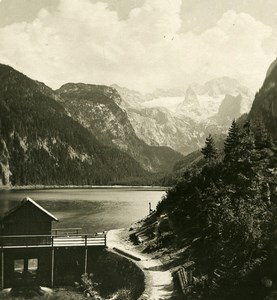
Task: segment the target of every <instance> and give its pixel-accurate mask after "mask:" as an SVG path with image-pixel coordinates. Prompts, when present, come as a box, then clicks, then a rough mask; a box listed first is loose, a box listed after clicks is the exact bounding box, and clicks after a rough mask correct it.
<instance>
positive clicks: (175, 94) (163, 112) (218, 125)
mask: <svg viewBox="0 0 277 300" xmlns="http://www.w3.org/2000/svg"><path fill="white" fill-rule="evenodd" d="M114 87H115V89H116V90H117V91H118V93H119V94H120V96H121V98H122V102H121V103H120V104H119V106H120V107H121V108H122V109H123V110H124V111H126V113H127V115H128V119H129V121H130V123H131V125H132V126H133V128H134V131H135V133H136V135H137V136H138V137H139V138H140V139H141V140H143V141H144V142H145V143H147V144H148V145H155V146H169V147H171V148H173V149H174V150H176V151H179V152H181V153H182V154H185V155H186V154H188V153H190V152H192V151H195V150H197V149H199V147H201V146H202V145H203V142H204V139H205V137H206V136H207V135H208V134H209V133H212V134H216V135H222V134H225V133H226V132H227V129H228V127H229V126H230V124H231V121H232V120H233V119H234V118H238V117H239V116H240V115H242V114H244V113H247V112H249V110H250V108H251V105H252V101H253V99H254V96H253V95H252V93H251V92H250V91H249V90H248V89H247V88H246V87H244V86H242V85H241V84H240V83H239V82H238V81H237V80H235V79H231V78H228V77H222V78H216V79H214V80H210V81H208V82H206V83H205V84H203V85H199V84H192V85H190V86H189V87H188V88H187V89H174V90H173V89H171V90H169V91H168V92H167V91H164V90H158V91H156V92H155V93H152V94H147V95H145V98H144V95H142V94H140V93H138V92H135V91H131V90H128V89H126V88H121V87H118V86H114Z"/></svg>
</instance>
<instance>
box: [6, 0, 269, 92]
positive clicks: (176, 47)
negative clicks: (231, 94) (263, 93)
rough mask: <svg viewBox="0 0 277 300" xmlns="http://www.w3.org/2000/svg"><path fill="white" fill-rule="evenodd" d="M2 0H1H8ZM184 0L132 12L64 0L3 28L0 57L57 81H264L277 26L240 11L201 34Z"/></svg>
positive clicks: (148, 85)
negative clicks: (187, 26) (187, 19)
mask: <svg viewBox="0 0 277 300" xmlns="http://www.w3.org/2000/svg"><path fill="white" fill-rule="evenodd" d="M0 1H1V0H0ZM181 5H182V1H181V0H164V1H160V0H145V1H144V3H143V5H142V6H141V7H139V8H135V9H133V10H131V12H130V13H129V16H128V18H127V19H125V20H121V19H119V17H118V15H117V13H116V12H114V11H111V10H109V8H108V5H107V4H105V3H102V2H98V3H92V2H90V1H89V0H82V1H79V0H70V1H69V0H60V3H59V6H58V8H57V10H56V11H54V12H49V11H47V10H46V9H42V10H41V11H40V12H39V13H38V15H37V18H36V19H35V20H33V21H32V22H29V23H26V22H22V23H15V24H12V25H9V26H6V27H4V28H0V61H1V62H3V63H7V64H10V65H12V66H14V67H15V68H18V69H19V70H21V71H23V72H24V73H26V74H27V75H29V76H31V77H33V78H35V79H38V80H41V81H44V82H45V83H46V84H49V85H50V86H52V87H54V88H57V87H59V86H60V85H61V84H63V83H65V82H69V81H71V82H72V81H75V82H79V81H81V82H87V83H102V84H112V83H118V84H120V85H123V86H127V87H130V88H135V89H140V90H143V91H151V90H153V89H155V88H169V87H174V86H183V85H185V84H187V83H189V82H190V81H192V80H193V81H199V80H201V81H203V80H208V79H211V78H213V77H217V76H232V77H235V78H238V79H240V80H242V81H244V82H245V83H246V84H248V85H251V86H254V87H255V88H258V87H259V85H260V84H261V81H262V79H263V78H264V75H265V72H266V69H267V67H268V66H269V64H270V62H271V61H272V60H273V58H274V57H273V54H272V53H270V52H265V50H264V48H263V43H264V41H265V40H266V39H268V38H269V37H270V36H271V35H272V29H271V28H270V27H268V26H266V25H264V24H263V23H261V22H259V21H257V20H255V19H254V18H253V17H251V16H250V15H247V14H243V13H236V12H235V11H232V10H231V11H228V12H226V13H225V14H224V15H223V16H222V18H221V19H220V20H219V21H218V22H217V23H216V24H215V25H214V26H213V27H212V28H209V29H208V30H206V31H204V32H202V33H201V34H194V33H192V32H185V33H184V32H182V31H181V25H182V18H181V15H180V11H181Z"/></svg>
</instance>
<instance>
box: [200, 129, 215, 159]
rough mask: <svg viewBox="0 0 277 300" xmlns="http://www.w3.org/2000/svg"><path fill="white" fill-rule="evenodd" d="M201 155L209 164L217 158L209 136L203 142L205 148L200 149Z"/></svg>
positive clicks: (212, 141) (211, 138)
mask: <svg viewBox="0 0 277 300" xmlns="http://www.w3.org/2000/svg"><path fill="white" fill-rule="evenodd" d="M201 153H202V154H203V155H204V158H205V159H206V160H207V161H208V162H211V161H212V160H213V159H215V158H216V157H217V149H216V147H215V143H214V139H213V137H212V135H211V134H209V135H208V137H207V138H206V141H205V147H203V148H202V149H201Z"/></svg>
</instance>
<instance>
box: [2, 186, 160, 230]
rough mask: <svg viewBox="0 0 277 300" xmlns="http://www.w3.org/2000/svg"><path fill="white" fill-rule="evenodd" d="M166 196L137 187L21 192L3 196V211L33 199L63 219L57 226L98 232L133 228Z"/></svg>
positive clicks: (54, 225)
mask: <svg viewBox="0 0 277 300" xmlns="http://www.w3.org/2000/svg"><path fill="white" fill-rule="evenodd" d="M164 194H165V192H164V191H154V190H138V189H135V188H134V189H131V188H130V189H118V188H117V189H103V188H101V189H52V190H50V189H49V190H20V191H11V192H9V193H5V194H3V193H1V194H0V196H1V201H0V203H1V204H0V209H1V207H2V206H3V207H2V209H1V210H2V211H5V210H6V209H7V203H9V205H10V206H13V205H15V204H16V203H18V201H20V200H22V199H23V198H24V197H26V196H29V197H31V198H32V199H33V200H35V201H37V202H38V203H39V204H40V205H42V206H43V207H44V208H45V209H47V210H49V211H50V212H51V213H53V214H54V215H55V216H56V217H57V218H58V219H59V220H60V222H59V223H55V224H53V227H56V228H63V227H80V228H83V230H84V231H85V232H87V233H94V232H101V231H104V230H109V229H115V228H122V227H127V226H129V225H130V224H132V223H133V222H135V221H137V220H139V219H141V218H143V217H145V216H146V215H147V214H148V203H149V202H151V204H152V207H153V208H155V207H156V205H157V203H158V201H159V200H160V199H161V197H162V196H163V195H164ZM7 199H9V201H7Z"/></svg>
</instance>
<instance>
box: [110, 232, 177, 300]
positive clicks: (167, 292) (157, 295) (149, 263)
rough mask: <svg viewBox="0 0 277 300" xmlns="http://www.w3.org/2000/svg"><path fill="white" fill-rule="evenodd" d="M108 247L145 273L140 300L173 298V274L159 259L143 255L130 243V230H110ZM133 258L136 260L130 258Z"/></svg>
mask: <svg viewBox="0 0 277 300" xmlns="http://www.w3.org/2000/svg"><path fill="white" fill-rule="evenodd" d="M107 246H108V249H109V251H112V252H113V253H116V254H117V255H120V256H123V257H125V258H126V259H129V260H131V261H132V262H133V263H135V264H136V265H137V266H138V267H139V268H140V269H141V270H142V271H143V272H144V275H145V290H144V292H143V294H142V295H141V296H140V297H139V299H138V300H146V299H149V300H157V299H172V298H173V295H174V286H173V280H172V276H171V272H170V271H169V270H165V269H164V265H163V263H162V262H161V261H160V260H159V259H157V258H154V257H152V256H151V255H149V254H145V253H142V252H141V251H140V250H139V249H138V247H137V246H135V245H133V244H132V243H131V242H130V241H129V231H128V229H124V228H122V229H114V230H109V231H108V233H107ZM117 250H120V252H118V251H117ZM124 253H125V255H124ZM132 256H133V257H134V258H135V259H134V258H133V259H132V258H130V257H132Z"/></svg>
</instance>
